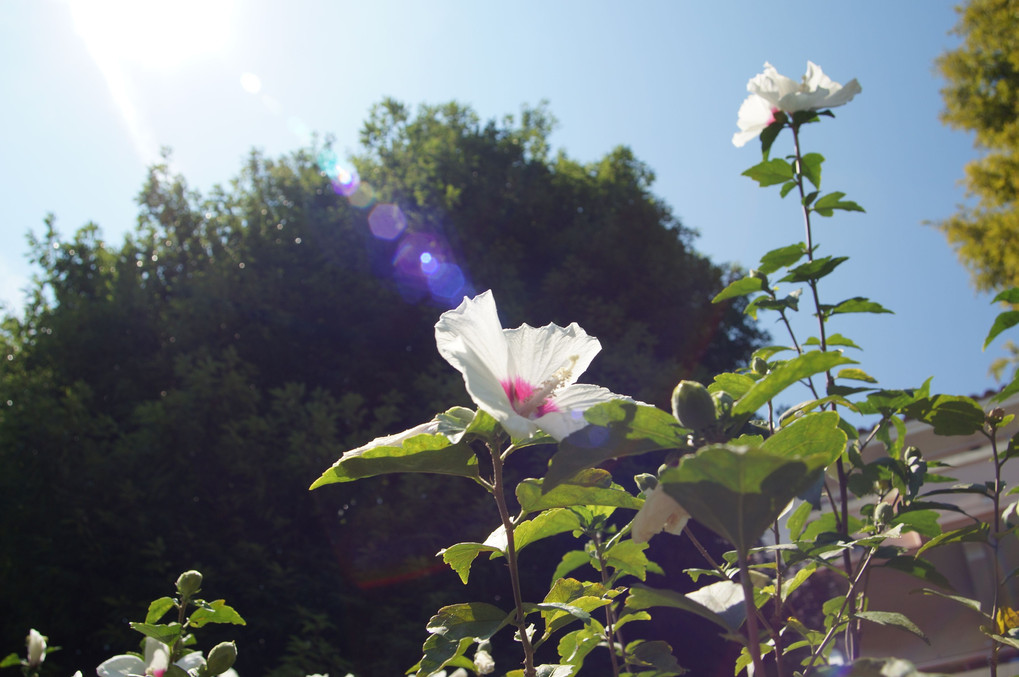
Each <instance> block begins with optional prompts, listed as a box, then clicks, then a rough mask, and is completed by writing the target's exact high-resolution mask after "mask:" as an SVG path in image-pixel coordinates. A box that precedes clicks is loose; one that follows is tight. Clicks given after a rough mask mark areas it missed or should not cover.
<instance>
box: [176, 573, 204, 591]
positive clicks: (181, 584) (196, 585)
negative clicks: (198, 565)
mask: <svg viewBox="0 0 1019 677" xmlns="http://www.w3.org/2000/svg"><path fill="white" fill-rule="evenodd" d="M201 587H202V575H201V574H200V573H198V572H197V571H195V570H194V569H192V570H191V571H185V572H184V573H182V574H181V575H180V577H179V578H178V579H177V592H178V593H180V596H181V597H191V596H192V595H194V594H195V593H196V592H198V591H199V589H201Z"/></svg>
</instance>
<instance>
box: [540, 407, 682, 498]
mask: <svg viewBox="0 0 1019 677" xmlns="http://www.w3.org/2000/svg"><path fill="white" fill-rule="evenodd" d="M584 419H585V420H587V422H588V423H590V425H588V426H586V427H584V428H581V429H580V430H578V431H577V432H575V433H573V434H572V435H570V436H569V437H567V438H566V439H565V440H563V441H562V442H560V443H559V451H558V452H556V453H555V454H554V455H553V456H552V460H551V461H550V462H549V469H548V473H547V474H546V476H545V481H544V482H543V484H542V491H545V492H548V491H551V490H552V489H554V488H555V487H556V486H558V485H560V484H562V483H564V482H566V481H567V480H568V479H569V478H571V477H573V476H574V475H575V474H577V473H578V472H580V471H581V470H584V469H585V468H593V467H595V466H597V465H599V464H601V463H602V462H604V461H607V460H608V459H610V458H622V457H624V456H633V455H635V454H643V453H645V452H648V451H656V450H658V449H681V448H684V447H685V446H686V438H687V435H688V434H689V432H690V431H689V430H687V429H686V428H684V427H682V426H681V425H679V423H678V422H677V421H676V419H675V418H674V417H673V416H672V414H668V413H666V412H664V411H662V410H661V409H658V408H656V407H651V406H647V405H641V404H637V403H635V402H627V401H626V400H612V401H611V402H604V403H602V404H598V405H595V406H593V407H591V408H590V409H588V410H587V411H585V412H584Z"/></svg>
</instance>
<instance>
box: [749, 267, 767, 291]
mask: <svg viewBox="0 0 1019 677" xmlns="http://www.w3.org/2000/svg"><path fill="white" fill-rule="evenodd" d="M750 277H753V278H756V279H758V280H760V281H761V282H763V283H764V284H763V285H762V286H763V287H765V288H767V286H768V276H767V275H765V274H764V273H762V272H761V271H759V270H754V269H753V268H751V269H750Z"/></svg>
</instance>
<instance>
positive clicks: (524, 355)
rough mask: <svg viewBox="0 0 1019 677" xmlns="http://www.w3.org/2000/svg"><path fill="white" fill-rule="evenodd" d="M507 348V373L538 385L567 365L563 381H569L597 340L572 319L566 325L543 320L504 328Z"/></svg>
mask: <svg viewBox="0 0 1019 677" xmlns="http://www.w3.org/2000/svg"><path fill="white" fill-rule="evenodd" d="M503 333H504V335H505V336H506V344H507V346H508V348H509V356H510V375H511V376H517V377H520V378H523V379H524V380H525V381H527V382H528V383H529V384H531V385H533V386H537V385H540V384H541V383H542V382H544V381H545V380H546V379H548V378H550V377H552V376H553V375H555V374H556V372H558V371H559V370H562V369H568V370H569V373H568V374H566V375H565V380H564V383H566V384H570V383H573V382H575V381H576V380H577V377H578V376H580V375H581V374H582V373H584V372H585V371H586V370H587V368H588V367H589V366H590V365H591V360H593V359H594V358H595V355H597V354H598V352H599V351H600V350H601V343H600V342H599V341H598V339H596V338H595V337H593V336H589V335H588V333H587V332H586V331H584V330H583V329H581V328H580V326H579V325H578V324H577V323H576V322H574V323H573V324H571V325H570V326H568V327H560V326H558V325H555V324H547V325H545V326H544V327H540V328H538V329H535V328H534V327H532V326H530V325H527V324H524V325H521V326H519V327H517V328H516V329H506V330H504V332H503Z"/></svg>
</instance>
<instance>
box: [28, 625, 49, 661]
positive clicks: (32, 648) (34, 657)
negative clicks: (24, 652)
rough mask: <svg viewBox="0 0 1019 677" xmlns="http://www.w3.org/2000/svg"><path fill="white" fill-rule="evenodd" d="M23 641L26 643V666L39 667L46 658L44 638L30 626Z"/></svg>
mask: <svg viewBox="0 0 1019 677" xmlns="http://www.w3.org/2000/svg"><path fill="white" fill-rule="evenodd" d="M25 643H26V644H28V667H30V668H35V667H39V665H40V664H42V662H43V661H44V660H46V638H45V637H43V636H42V635H41V634H40V633H39V631H38V630H36V629H35V628H32V629H31V630H29V631H28V637H26V638H25Z"/></svg>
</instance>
